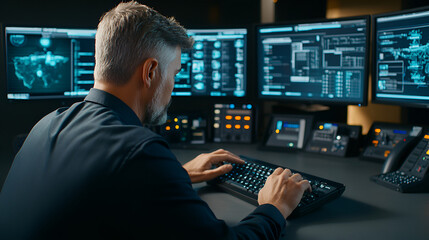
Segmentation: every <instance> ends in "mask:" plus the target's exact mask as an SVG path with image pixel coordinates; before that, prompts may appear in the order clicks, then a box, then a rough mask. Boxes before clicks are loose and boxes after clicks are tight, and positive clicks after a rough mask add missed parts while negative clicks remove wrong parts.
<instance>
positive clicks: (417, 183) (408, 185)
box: [371, 133, 429, 192]
mask: <svg viewBox="0 0 429 240" xmlns="http://www.w3.org/2000/svg"><path fill="white" fill-rule="evenodd" d="M399 162H400V163H401V167H400V168H399V169H398V170H396V171H390V172H386V173H382V174H380V175H376V176H373V177H372V178H371V180H372V181H374V182H376V183H378V184H381V185H383V186H385V187H388V188H390V189H393V190H396V191H398V192H429V177H428V172H429V170H428V169H429V133H426V134H425V135H424V137H423V138H421V139H420V141H418V144H417V145H416V146H415V147H414V148H413V150H412V151H411V153H410V154H408V156H406V157H405V159H400V161H399Z"/></svg>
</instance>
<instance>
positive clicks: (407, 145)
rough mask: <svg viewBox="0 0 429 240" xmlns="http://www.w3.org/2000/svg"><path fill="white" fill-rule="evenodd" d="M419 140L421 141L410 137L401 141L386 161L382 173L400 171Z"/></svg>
mask: <svg viewBox="0 0 429 240" xmlns="http://www.w3.org/2000/svg"><path fill="white" fill-rule="evenodd" d="M418 140H420V138H418V137H410V136H408V137H405V138H404V139H403V140H401V141H399V142H398V143H397V144H396V146H395V148H394V149H393V150H392V151H391V152H390V153H389V156H388V157H387V158H386V160H385V161H384V164H383V167H382V168H381V173H388V172H392V171H395V170H398V169H399V167H400V166H401V164H402V163H403V161H404V160H405V158H406V157H407V155H408V153H409V152H410V151H411V150H412V148H413V147H414V146H415V145H416V143H417V142H418Z"/></svg>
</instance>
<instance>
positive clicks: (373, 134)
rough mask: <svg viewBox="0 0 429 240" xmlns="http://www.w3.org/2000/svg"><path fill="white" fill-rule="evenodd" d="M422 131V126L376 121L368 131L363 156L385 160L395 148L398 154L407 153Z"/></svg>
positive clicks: (364, 157) (369, 158) (380, 160)
mask: <svg viewBox="0 0 429 240" xmlns="http://www.w3.org/2000/svg"><path fill="white" fill-rule="evenodd" d="M421 133H422V127H420V126H404V125H400V124H393V123H380V122H375V123H373V125H372V126H371V129H370V130H369V132H368V136H367V142H366V146H365V149H364V151H363V153H362V156H361V157H362V158H363V159H368V160H375V161H379V162H384V161H385V160H387V158H388V157H389V155H390V154H391V153H392V152H393V151H394V150H395V152H396V153H397V154H399V153H401V154H406V152H407V150H408V151H409V150H411V149H410V148H411V147H412V142H413V140H414V139H415V138H417V137H419V136H420V135H421Z"/></svg>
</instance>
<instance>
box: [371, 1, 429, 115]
mask: <svg viewBox="0 0 429 240" xmlns="http://www.w3.org/2000/svg"><path fill="white" fill-rule="evenodd" d="M373 49H374V60H373V74H372V75H373V86H372V89H373V91H372V101H373V102H376V103H385V104H395V105H406V106H414V107H429V8H425V9H414V10H409V11H405V12H395V13H388V14H382V15H376V16H374V47H373Z"/></svg>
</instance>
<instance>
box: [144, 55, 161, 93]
mask: <svg viewBox="0 0 429 240" xmlns="http://www.w3.org/2000/svg"><path fill="white" fill-rule="evenodd" d="M157 68H158V60H156V59H155V58H148V59H146V60H145V61H144V62H143V65H142V80H143V84H144V85H145V87H147V88H150V86H151V84H152V82H153V81H154V79H155V78H156V70H157Z"/></svg>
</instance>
